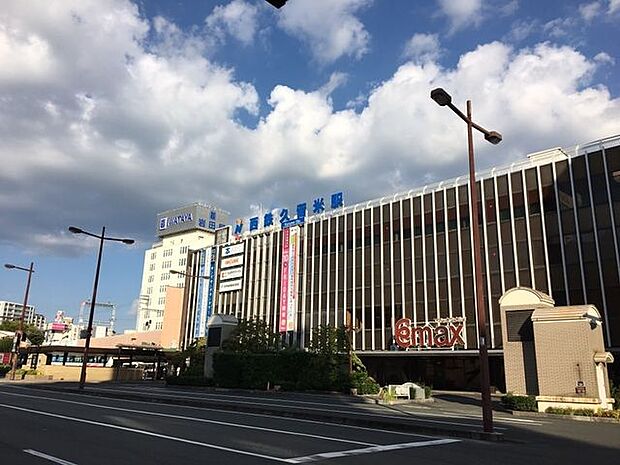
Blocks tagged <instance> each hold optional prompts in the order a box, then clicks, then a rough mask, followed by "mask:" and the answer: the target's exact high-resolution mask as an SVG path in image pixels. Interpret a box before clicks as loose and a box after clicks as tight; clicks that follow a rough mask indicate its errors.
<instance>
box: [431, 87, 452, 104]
mask: <svg viewBox="0 0 620 465" xmlns="http://www.w3.org/2000/svg"><path fill="white" fill-rule="evenodd" d="M431 98H432V99H433V100H434V101H435V102H437V105H439V106H442V107H445V106H446V105H448V104H450V103H452V97H450V94H449V93H447V92H446V91H445V90H443V89H442V88H441V87H438V88H437V89H433V90H431Z"/></svg>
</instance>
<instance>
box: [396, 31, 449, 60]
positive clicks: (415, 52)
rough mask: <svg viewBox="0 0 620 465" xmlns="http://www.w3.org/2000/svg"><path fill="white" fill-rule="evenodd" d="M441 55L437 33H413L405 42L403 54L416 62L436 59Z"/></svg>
mask: <svg viewBox="0 0 620 465" xmlns="http://www.w3.org/2000/svg"><path fill="white" fill-rule="evenodd" d="M440 55H441V45H440V44H439V37H438V36H437V34H422V33H418V34H414V35H413V37H411V39H409V40H408V41H407V43H406V44H405V49H404V51H403V56H404V57H405V58H408V59H411V60H413V61H416V62H422V63H423V62H427V61H436V60H437V59H438V58H439V56H440Z"/></svg>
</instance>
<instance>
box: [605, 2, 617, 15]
mask: <svg viewBox="0 0 620 465" xmlns="http://www.w3.org/2000/svg"><path fill="white" fill-rule="evenodd" d="M619 11H620V0H609V8H608V10H607V13H608V14H610V15H613V14H615V13H617V12H619Z"/></svg>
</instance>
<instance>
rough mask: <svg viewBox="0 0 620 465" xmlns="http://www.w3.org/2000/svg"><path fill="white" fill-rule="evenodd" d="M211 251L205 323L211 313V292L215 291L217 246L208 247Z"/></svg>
mask: <svg viewBox="0 0 620 465" xmlns="http://www.w3.org/2000/svg"><path fill="white" fill-rule="evenodd" d="M209 250H210V251H211V256H210V260H209V283H208V287H209V290H208V292H207V318H206V319H205V324H206V322H207V321H209V318H211V315H212V314H213V294H214V292H215V268H216V266H217V255H218V254H217V252H218V250H219V248H218V247H217V246H215V247H211V248H210V249H209Z"/></svg>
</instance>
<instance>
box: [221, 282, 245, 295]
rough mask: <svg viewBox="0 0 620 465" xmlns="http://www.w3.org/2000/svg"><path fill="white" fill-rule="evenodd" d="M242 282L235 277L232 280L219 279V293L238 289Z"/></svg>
mask: <svg viewBox="0 0 620 465" xmlns="http://www.w3.org/2000/svg"><path fill="white" fill-rule="evenodd" d="M242 284H243V280H242V279H235V280H234V281H220V293H222V292H230V291H238V290H240V289H241V286H242Z"/></svg>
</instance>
